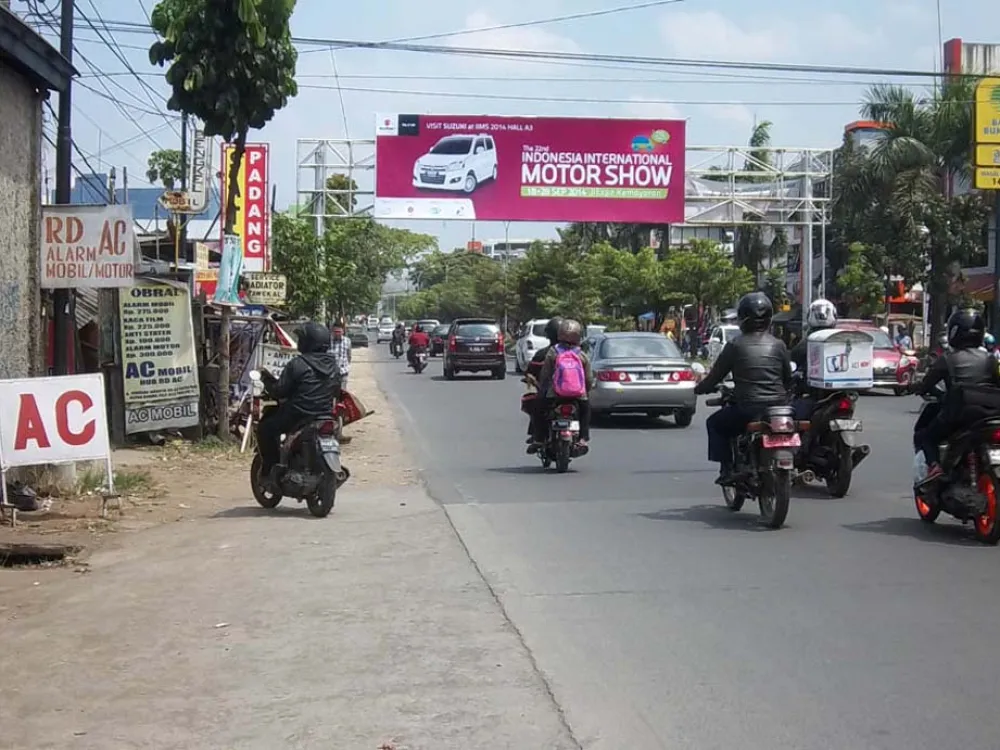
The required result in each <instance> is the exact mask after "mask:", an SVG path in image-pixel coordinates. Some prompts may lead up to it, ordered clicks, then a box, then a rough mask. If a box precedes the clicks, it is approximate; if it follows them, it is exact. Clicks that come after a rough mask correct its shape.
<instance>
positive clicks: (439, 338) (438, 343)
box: [430, 325, 451, 357]
mask: <svg viewBox="0 0 1000 750" xmlns="http://www.w3.org/2000/svg"><path fill="white" fill-rule="evenodd" d="M450 328H451V326H449V325H439V326H438V327H437V328H435V329H434V330H433V331H431V334H430V335H431V351H430V355H431V356H432V357H436V356H437V355H438V354H444V347H445V344H447V343H448V329H450Z"/></svg>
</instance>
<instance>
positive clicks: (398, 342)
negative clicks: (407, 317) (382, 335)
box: [391, 321, 406, 354]
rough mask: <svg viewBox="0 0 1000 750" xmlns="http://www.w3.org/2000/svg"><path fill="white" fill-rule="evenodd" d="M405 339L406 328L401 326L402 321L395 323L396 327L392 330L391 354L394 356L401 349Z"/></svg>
mask: <svg viewBox="0 0 1000 750" xmlns="http://www.w3.org/2000/svg"><path fill="white" fill-rule="evenodd" d="M405 339H406V327H405V326H404V325H403V321H399V322H398V323H396V327H395V328H393V329H392V342H391V343H392V353H393V354H395V353H396V352H397V351H400V350H401V349H402V348H403V341H404V340H405Z"/></svg>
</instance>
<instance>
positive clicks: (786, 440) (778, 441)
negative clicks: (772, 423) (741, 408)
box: [764, 432, 802, 448]
mask: <svg viewBox="0 0 1000 750" xmlns="http://www.w3.org/2000/svg"><path fill="white" fill-rule="evenodd" d="M800 445H802V439H801V438H800V437H799V434H798V433H797V432H795V433H792V434H791V435H764V447H765V448H798V447H799V446H800Z"/></svg>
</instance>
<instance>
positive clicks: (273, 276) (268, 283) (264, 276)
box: [243, 273, 288, 307]
mask: <svg viewBox="0 0 1000 750" xmlns="http://www.w3.org/2000/svg"><path fill="white" fill-rule="evenodd" d="M243 279H244V280H245V281H246V283H247V298H246V301H247V302H248V303H249V304H257V305H269V306H271V307H281V306H282V305H284V304H285V296H286V294H287V289H288V284H287V281H286V280H285V277H284V275H283V274H280V273H247V274H244V275H243Z"/></svg>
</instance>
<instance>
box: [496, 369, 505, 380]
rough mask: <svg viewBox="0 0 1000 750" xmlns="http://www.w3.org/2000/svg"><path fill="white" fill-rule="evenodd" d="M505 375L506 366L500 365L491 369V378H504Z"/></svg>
mask: <svg viewBox="0 0 1000 750" xmlns="http://www.w3.org/2000/svg"><path fill="white" fill-rule="evenodd" d="M506 377H507V368H506V367H502V368H500V369H499V370H494V371H493V378H494V379H495V380H504V379H505V378H506Z"/></svg>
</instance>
